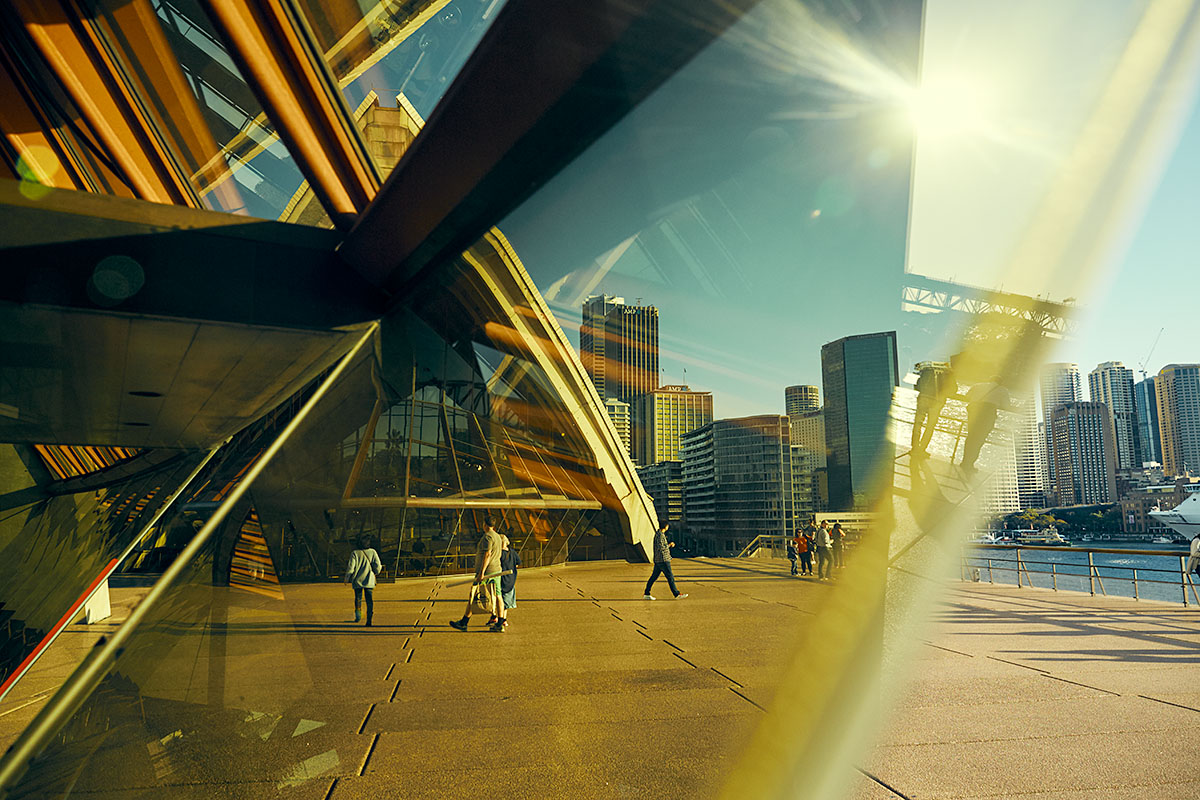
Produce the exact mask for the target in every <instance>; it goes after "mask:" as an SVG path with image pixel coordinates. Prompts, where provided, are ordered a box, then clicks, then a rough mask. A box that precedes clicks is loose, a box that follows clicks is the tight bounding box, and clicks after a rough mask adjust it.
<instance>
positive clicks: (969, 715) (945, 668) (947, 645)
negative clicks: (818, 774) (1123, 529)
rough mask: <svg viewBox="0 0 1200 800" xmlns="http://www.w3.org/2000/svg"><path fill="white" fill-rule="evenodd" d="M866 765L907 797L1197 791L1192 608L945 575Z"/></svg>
mask: <svg viewBox="0 0 1200 800" xmlns="http://www.w3.org/2000/svg"><path fill="white" fill-rule="evenodd" d="M883 741H884V742H885V744H882V745H881V746H879V747H877V748H875V750H874V752H873V753H872V754H871V755H870V756H869V757H868V759H867V760H866V764H867V769H868V770H869V771H870V772H871V773H872V774H874V775H876V776H878V777H879V778H880V779H882V780H884V781H885V782H887V784H888V785H889V786H891V787H893V788H895V789H896V790H898V792H900V793H903V795H904V796H906V797H909V798H914V800H915V798H965V797H988V798H1029V800H1049V799H1050V798H1054V800H1091V798H1129V799H1130V800H1135V799H1136V800H1148V799H1149V798H1153V800H1173V799H1174V798H1179V799H1180V800H1185V799H1186V800H1195V798H1197V797H1200V768H1198V766H1197V758H1198V757H1200V611H1198V610H1197V609H1196V608H1195V607H1192V608H1188V609H1185V608H1184V607H1183V606H1182V605H1181V604H1180V605H1168V604H1165V603H1153V602H1146V601H1142V602H1138V601H1134V600H1132V599H1126V598H1103V597H1095V598H1093V597H1090V596H1088V595H1086V594H1077V593H1072V592H1052V591H1049V590H1045V589H1028V588H1026V589H1017V588H1015V587H1011V586H1009V587H1001V586H994V587H993V586H989V585H986V584H955V585H954V588H953V589H952V591H951V593H950V597H949V598H948V599H947V601H946V602H945V603H943V604H942V605H941V607H940V611H939V613H938V628H937V630H936V633H935V635H934V638H933V640H932V641H931V642H929V643H928V644H926V645H925V647H924V648H923V652H922V653H921V654H920V656H919V659H918V663H916V664H915V665H914V670H913V678H912V682H911V685H910V689H909V691H908V694H907V696H906V697H905V698H904V699H903V700H902V701H901V704H900V707H899V709H898V710H897V712H896V715H895V717H894V722H893V724H892V725H891V726H890V728H889V730H888V731H887V732H886V733H885V734H884V736H883Z"/></svg>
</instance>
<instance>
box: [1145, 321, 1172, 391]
mask: <svg viewBox="0 0 1200 800" xmlns="http://www.w3.org/2000/svg"><path fill="white" fill-rule="evenodd" d="M1166 329H1167V328H1166V326H1165V325H1164V326H1163V327H1161V328H1159V329H1158V336H1155V337H1154V344H1152V345H1150V352H1149V353H1146V357H1145V358H1143V359H1142V360H1141V361H1139V362H1138V372H1140V373H1142V380H1146V364H1148V363H1150V356H1152V355H1154V348H1156V347H1158V340H1159V339H1161V338H1162V335H1163V331H1165V330H1166Z"/></svg>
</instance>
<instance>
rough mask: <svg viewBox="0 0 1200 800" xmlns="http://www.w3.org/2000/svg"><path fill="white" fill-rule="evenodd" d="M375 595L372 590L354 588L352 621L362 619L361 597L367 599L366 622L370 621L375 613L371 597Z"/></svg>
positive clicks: (359, 587)
mask: <svg viewBox="0 0 1200 800" xmlns="http://www.w3.org/2000/svg"><path fill="white" fill-rule="evenodd" d="M374 593H375V590H374V589H365V588H363V587H362V586H355V587H354V621H355V622H358V621H359V620H360V619H361V618H362V601H363V596H364V595H366V598H367V622H370V621H371V616H372V615H373V614H374V613H375V598H374V597H372V596H371V595H373V594H374Z"/></svg>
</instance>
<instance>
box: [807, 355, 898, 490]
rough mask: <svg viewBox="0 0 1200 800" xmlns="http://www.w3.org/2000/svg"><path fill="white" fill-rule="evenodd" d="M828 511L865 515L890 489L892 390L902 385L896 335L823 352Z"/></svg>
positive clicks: (822, 372) (822, 371)
mask: <svg viewBox="0 0 1200 800" xmlns="http://www.w3.org/2000/svg"><path fill="white" fill-rule="evenodd" d="M821 377H822V381H823V391H824V394H825V447H826V452H827V459H826V463H827V467H828V470H829V508H830V510H832V511H849V510H852V509H863V508H866V507H868V506H870V505H871V504H873V502H874V501H875V500H876V499H877V497H878V489H877V487H881V486H886V485H889V484H890V483H891V470H890V469H889V468H888V467H889V465H890V463H891V460H892V446H891V439H890V438H889V435H888V424H889V422H888V421H889V412H890V410H891V407H892V394H893V390H894V389H895V387H896V386H897V385H899V383H900V376H899V370H898V368H897V363H896V334H895V333H894V332H889V333H873V334H863V335H861V336H851V337H847V338H845V339H839V340H838V341H836V342H830V343H829V344H827V345H825V346H824V347H822V348H821Z"/></svg>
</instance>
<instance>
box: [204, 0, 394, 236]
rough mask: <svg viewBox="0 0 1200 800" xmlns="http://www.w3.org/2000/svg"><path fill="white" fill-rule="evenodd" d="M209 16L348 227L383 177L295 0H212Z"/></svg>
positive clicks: (332, 211)
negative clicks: (376, 167)
mask: <svg viewBox="0 0 1200 800" xmlns="http://www.w3.org/2000/svg"><path fill="white" fill-rule="evenodd" d="M207 8H208V11H209V13H210V14H211V15H212V19H213V21H214V22H215V23H216V25H217V27H218V29H219V30H220V33H221V38H222V39H223V40H224V41H225V44H226V45H227V46H228V47H229V50H230V55H231V56H232V57H233V59H234V61H235V62H236V63H237V65H238V68H239V69H240V70H241V71H242V77H243V78H244V79H245V80H246V82H247V83H248V84H249V85H250V87H251V89H253V91H254V93H255V95H257V97H258V99H259V101H260V102H261V103H262V106H263V110H264V111H265V112H266V115H267V118H268V119H270V120H271V122H272V123H273V124H274V126H275V130H276V131H277V132H278V133H279V138H280V139H282V140H283V143H284V144H285V145H287V148H288V151H289V152H290V153H291V155H292V158H293V159H295V161H296V166H297V167H299V169H300V171H301V172H302V173H304V177H305V178H307V179H308V182H309V185H310V186H312V188H313V191H314V192H315V193H316V195H317V198H318V199H319V200H320V201H321V204H322V205H323V206H325V210H326V211H327V212H329V216H330V218H331V219H332V220H333V221H334V223H335V224H339V225H346V224H348V221H349V220H350V219H352V218H353V217H354V216H355V215H356V214H358V213H359V212H361V211H363V210H364V209H365V208H366V207H367V204H368V203H369V202H370V200H371V198H372V197H374V195H375V192H376V191H377V189H378V188H379V175H378V173H377V172H376V170H375V166H374V164H373V162H372V161H371V158H370V155H369V154H368V153H367V151H366V146H365V145H364V144H363V143H362V139H361V138H360V136H359V133H358V131H357V130H356V129H355V127H354V122H353V120H352V119H351V118H350V112H349V110H348V109H347V108H346V106H345V103H344V102H343V101H342V97H341V92H340V90H339V89H338V86H337V82H336V81H335V80H334V78H333V75H332V73H331V72H330V71H329V67H328V65H327V64H326V63H325V57H324V55H323V54H322V53H321V51H320V48H319V47H318V45H317V44H316V42H315V39H314V37H313V36H312V32H311V31H310V30H309V28H308V24H307V22H306V21H305V19H304V16H303V14H301V13H300V12H299V11H298V10H297V9H296V8H295V7H294V3H293V2H292V0H211V2H209V3H208V6H207Z"/></svg>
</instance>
